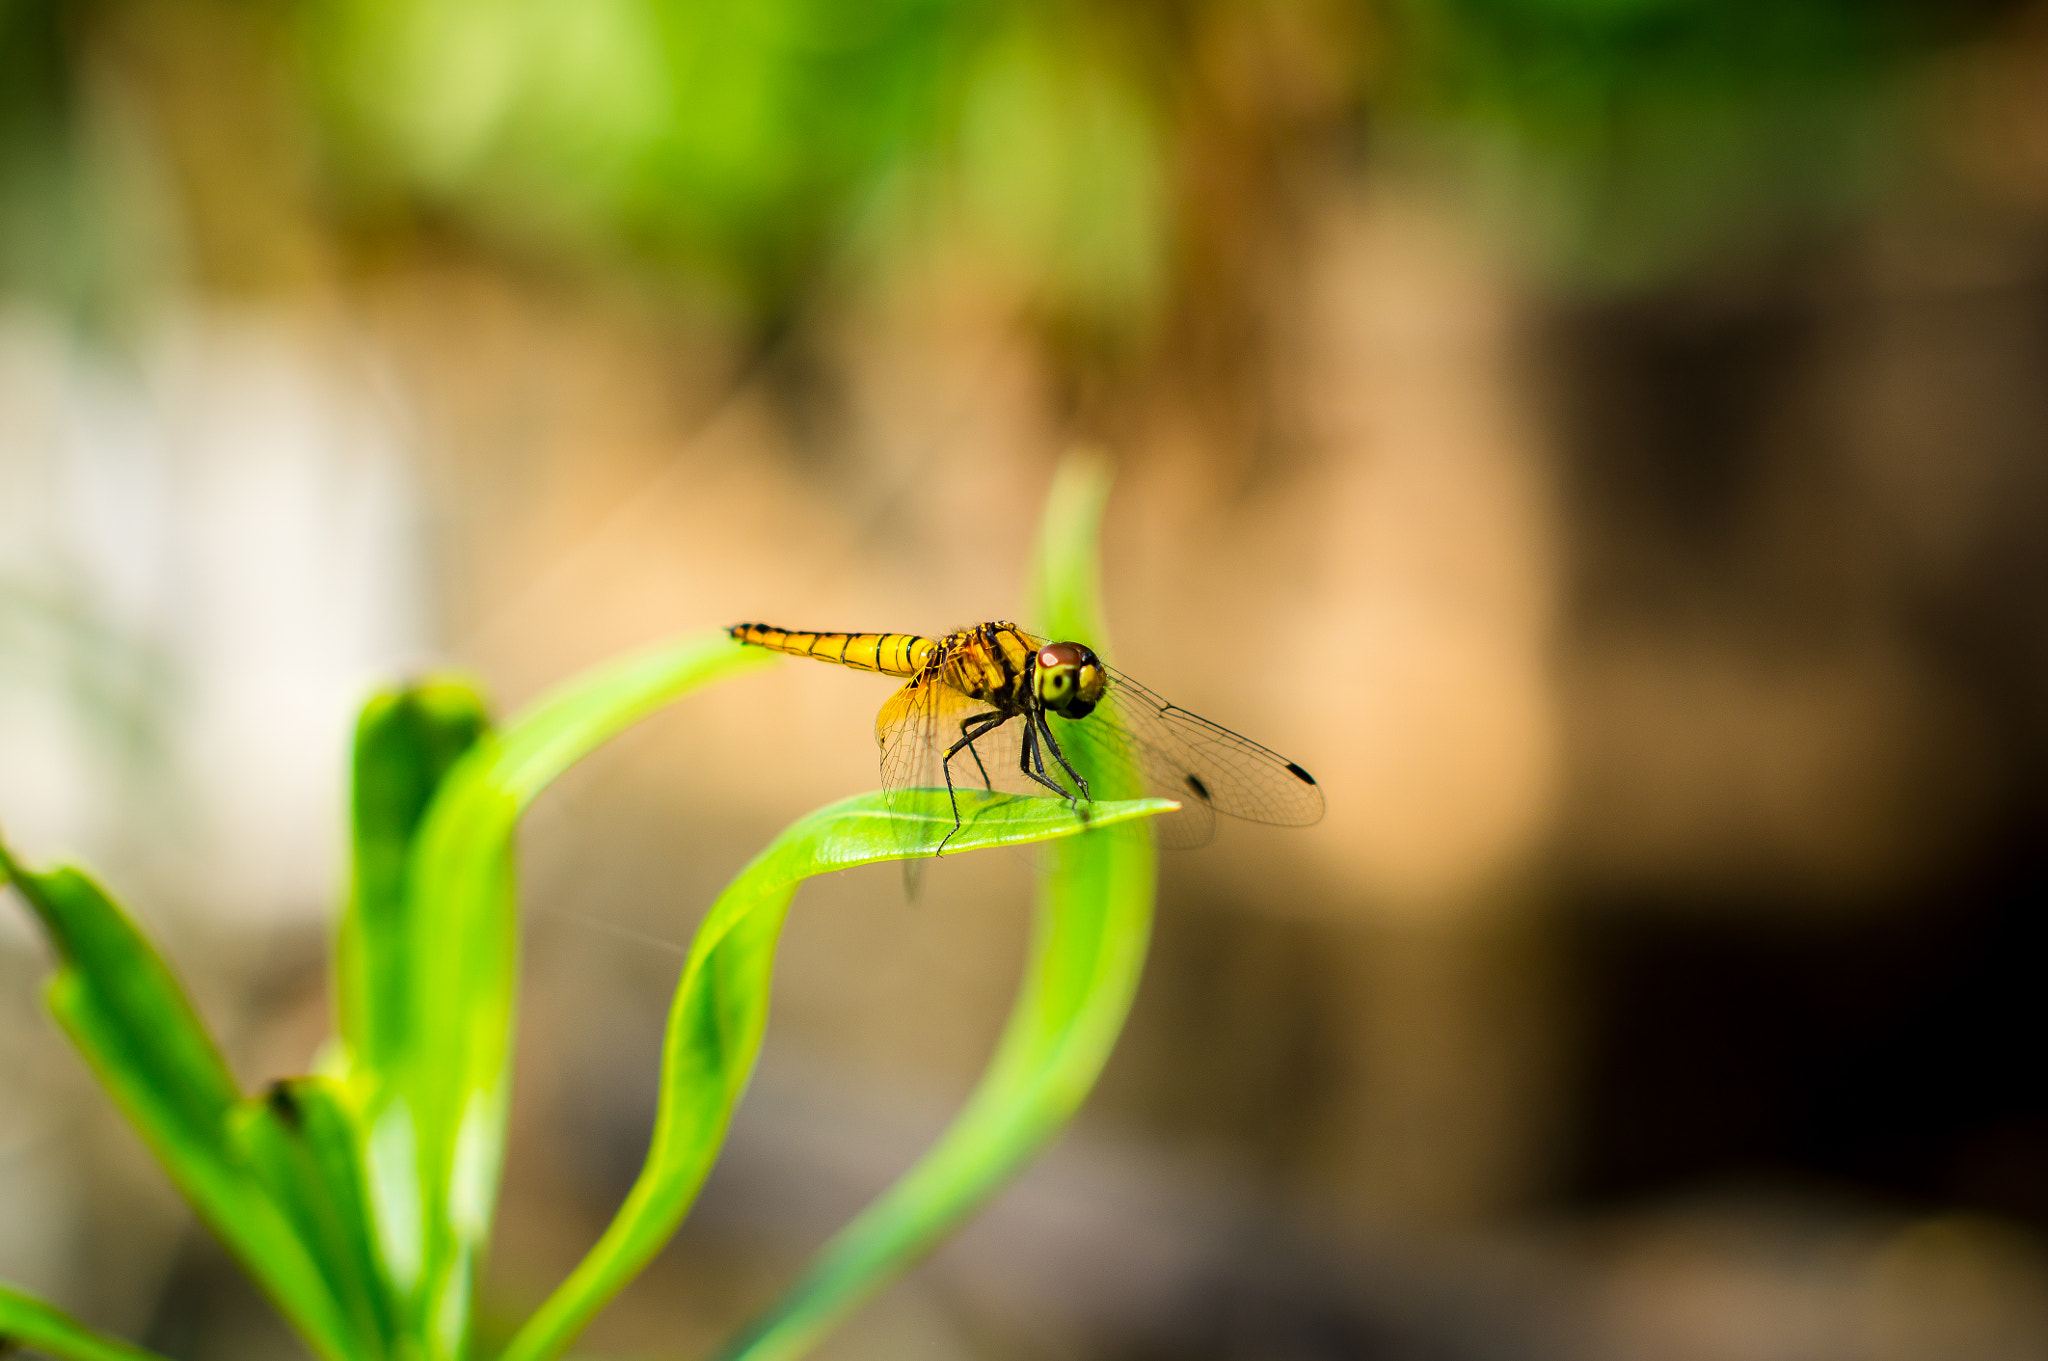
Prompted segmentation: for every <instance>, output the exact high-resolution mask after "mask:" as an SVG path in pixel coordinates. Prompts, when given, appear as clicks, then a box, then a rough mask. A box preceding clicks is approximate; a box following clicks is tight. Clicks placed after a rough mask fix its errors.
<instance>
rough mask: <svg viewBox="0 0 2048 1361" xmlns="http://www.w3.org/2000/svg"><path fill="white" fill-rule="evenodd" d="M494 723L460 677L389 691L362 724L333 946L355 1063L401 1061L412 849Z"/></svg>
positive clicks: (362, 1068)
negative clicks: (452, 775)
mask: <svg viewBox="0 0 2048 1361" xmlns="http://www.w3.org/2000/svg"><path fill="white" fill-rule="evenodd" d="M490 730H491V723H490V719H489V717H488V715H487V714H486V712H485V707H484V701H483V697H482V696H480V695H479V694H477V692H476V691H475V690H474V689H473V688H471V687H470V686H468V685H466V684H464V683H462V682H461V681H458V680H453V679H445V678H444V679H435V680H428V681H425V682H423V683H420V684H416V685H408V686H405V687H403V688H400V689H395V690H390V691H386V692H385V693H383V694H380V695H376V696H374V697H373V698H372V699H371V700H370V702H369V703H368V704H366V705H364V706H363V713H362V717H361V718H360V719H358V720H357V723H356V739H355V757H354V767H353V771H352V775H353V778H352V780H351V781H350V795H349V800H350V829H349V830H350V842H351V846H350V849H351V851H352V855H351V857H350V860H351V865H352V868H353V871H354V873H353V877H352V882H351V883H350V886H349V902H348V909H347V911H346V912H344V913H343V915H342V922H341V931H340V934H339V937H338V939H337V942H336V945H335V958H334V969H335V980H334V981H335V988H334V991H335V998H336V1010H337V1012H338V1013H339V1014H338V1017H337V1019H338V1022H339V1026H340V1032H341V1039H342V1043H343V1044H344V1045H345V1046H346V1051H347V1054H348V1056H349V1060H350V1065H351V1067H352V1069H353V1070H354V1071H355V1072H356V1073H358V1074H362V1075H378V1074H382V1073H384V1072H387V1071H389V1070H390V1069H391V1068H392V1067H394V1066H395V1064H396V1062H397V1058H398V1055H399V1054H400V1052H401V1051H402V1050H403V1048H404V1045H405V1043H406V1035H407V1031H408V1028H409V1025H410V1021H411V1017H412V1006H411V999H410V998H409V997H408V996H407V993H406V985H407V983H408V981H409V980H410V979H411V977H412V973H411V970H409V969H408V968H407V967H406V959H405V951H406V946H407V944H408V939H407V931H408V914H407V910H406V909H407V898H406V887H407V883H408V878H409V875H410V873H411V865H412V855H413V850H414V847H415V846H416V845H417V843H418V840H419V831H420V824H421V823H422V822H424V821H425V820H426V816H427V809H428V807H429V806H430V805H431V804H432V803H433V800H434V795H435V794H436V793H438V792H439V790H440V788H441V785H442V783H443V781H445V780H446V779H447V777H448V772H449V771H450V770H451V769H453V768H454V766H455V763H456V762H457V761H458V760H460V759H461V757H462V756H463V754H464V753H466V752H467V751H468V750H469V749H470V748H471V747H473V746H475V745H476V743H477V742H478V740H480V739H481V738H483V737H484V736H485V735H486V734H488V733H489V732H490Z"/></svg>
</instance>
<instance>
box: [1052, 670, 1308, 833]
mask: <svg viewBox="0 0 2048 1361" xmlns="http://www.w3.org/2000/svg"><path fill="white" fill-rule="evenodd" d="M1027 636H1028V635H1027ZM1032 641H1033V643H1034V645H1036V646H1039V647H1043V646H1044V645H1045V644H1044V641H1043V640H1041V639H1033V640H1032ZM1107 670H1108V671H1109V678H1110V680H1109V689H1108V690H1107V692H1106V693H1105V694H1104V695H1103V698H1102V702H1101V703H1100V704H1098V705H1096V707H1095V712H1094V713H1092V714H1090V715H1089V716H1088V717H1086V718H1082V719H1075V720H1072V721H1068V720H1065V719H1061V718H1059V717H1057V716H1054V717H1049V718H1048V719H1047V720H1046V721H1047V723H1048V725H1049V726H1050V728H1051V730H1052V733H1053V736H1054V739H1055V741H1056V742H1057V743H1058V744H1059V746H1060V747H1061V749H1062V750H1063V751H1065V752H1066V753H1067V754H1068V755H1069V756H1070V757H1071V758H1072V760H1073V762H1074V764H1075V765H1076V766H1078V767H1079V768H1080V769H1081V773H1082V774H1084V775H1086V776H1087V777H1088V781H1089V791H1088V792H1089V794H1090V796H1091V797H1093V798H1098V799H1104V798H1109V799H1119V798H1134V797H1138V796H1140V795H1145V794H1152V795H1156V796H1158V797H1160V798H1166V799H1175V800H1178V801H1179V803H1180V805H1181V811H1180V812H1178V813H1173V814H1169V815H1168V816H1165V817H1161V818H1155V819H1153V820H1152V824H1151V825H1152V828H1153V830H1154V831H1155V832H1156V833H1157V834H1158V837H1159V841H1160V843H1161V844H1162V845H1166V846H1181V847H1187V846H1200V845H1203V844H1205V843H1207V842H1208V840H1209V839H1210V837H1211V836H1213V835H1214V834H1215V826H1216V817H1215V815H1216V814H1217V813H1227V814H1229V815H1230V816H1231V817H1237V818H1244V819H1246V820H1248V821H1251V822H1268V823H1275V824H1278V825H1280V826H1283V827H1304V826H1307V825H1308V824H1310V823H1313V822H1317V821H1320V820H1321V819H1322V816H1323V791H1322V789H1321V788H1320V787H1318V786H1317V784H1316V782H1315V780H1314V778H1313V777H1312V776H1310V775H1309V773H1308V772H1307V771H1306V770H1303V769H1302V768H1301V767H1300V766H1298V765H1296V764H1295V763H1294V762H1292V761H1290V760H1288V759H1287V758H1286V757H1284V756H1282V755H1280V753H1278V752H1276V751H1273V750H1271V749H1270V748H1267V747H1262V746H1260V745H1259V744H1258V743H1257V742H1254V741H1252V740H1251V739H1250V738H1249V737H1242V736H1240V735H1238V734H1237V733H1234V732H1232V731H1231V730H1230V729H1228V728H1225V727H1223V726H1221V725H1219V724H1215V723H1211V722H1210V721H1209V720H1208V719H1206V718H1203V717H1201V716H1200V715H1198V714H1192V713H1189V712H1188V711H1187V710H1186V709H1183V708H1181V707H1180V706H1179V705H1177V704H1169V703H1167V701H1165V700H1164V699H1162V698H1160V697H1159V696H1158V695H1156V694H1154V693H1153V692H1152V691H1150V690H1148V689H1146V688H1145V687H1144V686H1142V685H1140V684H1138V682H1136V681H1134V680H1132V679H1131V678H1130V677H1129V676H1126V675H1125V674H1124V673H1123V672H1121V671H1118V670H1117V669H1116V668H1114V667H1109V668H1107Z"/></svg>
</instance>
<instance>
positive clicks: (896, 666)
mask: <svg viewBox="0 0 2048 1361" xmlns="http://www.w3.org/2000/svg"><path fill="white" fill-rule="evenodd" d="M726 632H727V633H730V634H731V635H732V636H733V637H734V638H735V639H737V640H738V641H740V642H742V643H748V644H751V645H752V646H754V647H765V648H767V649H768V650H769V651H770V652H787V653H788V654H790V655H791V656H792V657H815V658H817V659H818V660H819V661H821V662H837V663H838V664H839V665H841V666H850V667H852V668H854V669H855V670H856V671H879V672H881V673H882V674H883V675H885V676H914V675H916V674H917V673H918V672H919V671H920V670H921V669H923V667H924V664H925V663H926V662H927V661H928V660H930V658H931V655H932V653H933V651H935V650H936V649H937V648H938V644H937V643H936V642H934V641H932V640H931V639H930V638H921V637H919V636H918V635H917V634H915V633H805V632H801V631H799V630H796V629H779V628H776V627H775V626H774V625H773V624H734V625H733V626H732V627H731V628H729V629H727V630H726Z"/></svg>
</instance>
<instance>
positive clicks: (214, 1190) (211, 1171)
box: [0, 846, 369, 1361]
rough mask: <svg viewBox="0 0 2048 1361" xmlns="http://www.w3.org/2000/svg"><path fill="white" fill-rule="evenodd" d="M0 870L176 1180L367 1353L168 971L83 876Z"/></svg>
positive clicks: (303, 1315) (285, 1300) (273, 1276)
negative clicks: (266, 1180)
mask: <svg viewBox="0 0 2048 1361" xmlns="http://www.w3.org/2000/svg"><path fill="white" fill-rule="evenodd" d="M0 873H4V874H5V875H6V877H7V878H9V879H12V880H13V883H14V887H15V889H16V890H17V891H18V892H19V893H20V894H21V895H22V897H23V898H24V899H25V900H26V901H27V902H28V904H29V907H30V908H31V909H32V910H33V911H34V913H35V915H36V918H37V919H38V920H39V921H40V922H41V924H42V927H43V929H44V931H45V932H47V933H48V934H49V937H50V939H51V941H52V942H53V943H54V944H55V946H56V948H57V954H58V960H59V964H58V969H57V973H56V975H55V976H54V977H53V978H52V979H51V980H50V984H49V990H48V994H47V1000H48V1004H49V1007H50V1011H51V1013H52V1014H54V1015H55V1016H56V1018H57V1020H58V1022H59V1024H61V1025H62V1026H63V1027H64V1029H65V1032H66V1033H67V1034H69V1035H70V1037H71V1041H72V1043H73V1044H75V1045H77V1047H78V1049H79V1052H80V1053H81V1054H83V1055H84V1056H85V1060H86V1062H87V1063H88V1064H89V1065H90V1066H91V1067H92V1070H93V1072H94V1073H95V1074H96V1075H97V1076H98V1078H99V1080H100V1083H101V1085H102V1086H104V1087H105V1088H106V1089H107V1092H108V1094H109V1095H110V1096H112V1097H113V1099H114V1102H115V1104H116V1105H118V1106H119V1107H120V1108H121V1111H122V1113H123V1114H124V1115H126V1116H127V1117H128V1120H129V1122H130V1123H131V1124H133V1125H134V1126H135V1128H136V1129H137V1130H138V1131H140V1132H141V1134H142V1137H143V1139H144V1140H145V1141H146V1142H147V1143H148V1144H149V1146H150V1148H151V1149H152V1150H153V1151H154V1152H155V1153H156V1155H157V1158H158V1160H159V1161H160V1162H162V1164H163V1166H164V1169H165V1171H167V1172H168V1173H169V1174H170V1176H171V1180H172V1181H174V1182H175V1183H176V1184H177V1186H178V1189H179V1190H181V1191H182V1192H184V1194H185V1197H186V1199H187V1200H189V1201H190V1202H191V1203H192V1205H193V1207H194V1208H195V1209H196V1210H197V1211H198V1212H199V1215H200V1217H201V1218H202V1219H204V1220H205V1221H206V1223H207V1224H208V1226H209V1227H211V1228H212V1229H213V1231H214V1232H215V1233H216V1234H218V1235H219V1237H220V1239H221V1241H222V1242H224V1243H226V1244H227V1246H228V1248H229V1249H230V1250H231V1251H232V1252H233V1253H234V1254H235V1255H236V1257H237V1258H239V1259H240V1261H241V1263H242V1265H243V1267H244V1269H246V1270H247V1271H248V1272H249V1274H250V1275H251V1276H252V1277H254V1278H255V1280H256V1281H257V1282H258V1283H259V1284H260V1285H261V1286H262V1287H263V1288H264V1290H265V1292H266V1293H268V1294H269V1295H270V1297H271V1298H272V1299H273V1300H274V1301H275V1302H276V1303H277V1306H278V1307H279V1309H281V1310H282V1311H283V1312H284V1314H285V1316H286V1317H287V1318H289V1319H290V1320H291V1321H292V1322H293V1323H294V1324H295V1325H296V1326H297V1327H298V1328H299V1330H300V1332H301V1333H302V1334H303V1335H304V1336H305V1338H306V1340H307V1341H308V1342H309V1343H310V1344H311V1345H312V1346H313V1348H314V1350H315V1351H317V1352H319V1353H320V1354H321V1355H322V1356H324V1357H327V1358H330V1361H343V1359H344V1358H349V1357H355V1356H362V1355H367V1354H369V1351H368V1348H369V1339H366V1338H364V1337H361V1336H359V1335H357V1334H356V1333H355V1332H354V1331H353V1329H352V1328H351V1327H350V1326H349V1322H348V1320H347V1318H346V1316H345V1315H344V1313H343V1311H342V1309H341V1307H340V1305H339V1304H338V1303H337V1301H336V1299H335V1297H334V1295H333V1293H332V1292H331V1291H330V1290H329V1288H328V1285H327V1282H326V1281H325V1279H324V1278H323V1277H322V1275H321V1272H320V1267H319V1264H318V1263H317V1262H316V1261H315V1259H314V1257H313V1256H312V1254H311V1253H310V1252H309V1251H308V1250H307V1248H306V1246H305V1244H304V1243H302V1242H301V1240H300V1238H299V1236H298V1234H297V1232H296V1230H295V1228H294V1226H293V1225H292V1223H291V1221H290V1219H289V1218H288V1217H287V1216H286V1214H285V1213H284V1212H283V1210H281V1209H280V1207H279V1206H278V1205H277V1203H276V1202H275V1201H274V1200H273V1199H272V1197H271V1196H270V1194H269V1192H268V1191H267V1190H266V1188H265V1187H264V1185H263V1184H262V1182H261V1180H260V1179H259V1178H258V1177H256V1176H255V1175H254V1174H253V1172H252V1170H251V1169H250V1167H249V1165H248V1163H247V1162H246V1160H245V1159H244V1157H243V1150H242V1149H241V1148H240V1147H239V1146H238V1145H237V1143H236V1141H235V1138H234V1134H233V1131H232V1129H231V1127H230V1126H231V1117H232V1115H233V1113H234V1111H235V1109H236V1106H237V1104H238V1103H239V1102H240V1100H241V1094H240V1092H239V1091H238V1090H237V1089H236V1086H235V1080H234V1077H233V1075H232V1074H231V1073H230V1072H229V1071H228V1066H227V1062H226V1061H225V1060H224V1059H223V1058H222V1057H221V1054H220V1049H219V1047H218V1046H216V1045H215V1044H214V1041H213V1037H212V1036H211V1035H209V1034H208V1033H207V1031H206V1028H205V1026H204V1024H203V1023H202V1022H201V1021H200V1019H199V1015H198V1013H197V1012H196V1011H195V1010H194V1009H193V1007H192V1003H191V1000H190V999H189V998H187V997H186V995H185V992H184V989H183V988H182V987H181V986H180V985H179V983H178V980H177V977H176V975H174V974H173V973H172V972H171V969H170V966H169V965H167V964H166V963H165V962H164V961H163V958H162V957H161V956H160V955H158V953H157V951H156V949H155V947H154V946H152V945H151V944H150V942H149V940H148V938H147V937H145V936H144V935H143V934H142V933H141V931H139V930H137V929H136V927H135V924H134V923H133V922H131V921H130V920H129V919H128V917H127V916H126V915H125V914H124V913H123V912H122V911H121V909H120V908H119V907H117V906H115V904H114V902H113V900H112V899H111V898H109V897H108V896H107V895H106V893H105V892H103V891H102V890H101V889H100V887H99V886H98V885H97V884H95V883H94V882H93V881H92V880H91V879H89V878H87V877H86V876H85V875H84V874H82V873H80V872H79V871H77V870H75V869H70V868H62V869H57V870H52V871H50V872H48V873H38V872H36V871H32V870H28V869H26V868H24V867H23V866H21V865H20V864H19V863H17V862H16V861H14V860H13V859H12V857H11V856H10V855H9V854H8V852H7V850H6V848H5V847H4V846H0Z"/></svg>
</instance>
